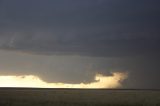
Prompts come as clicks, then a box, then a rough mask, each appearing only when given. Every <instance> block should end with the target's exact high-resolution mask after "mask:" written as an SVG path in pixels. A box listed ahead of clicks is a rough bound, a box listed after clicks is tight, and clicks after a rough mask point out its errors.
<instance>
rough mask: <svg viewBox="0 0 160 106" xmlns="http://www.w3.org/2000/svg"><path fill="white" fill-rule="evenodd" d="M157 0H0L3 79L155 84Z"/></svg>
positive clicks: (159, 38) (159, 47)
mask: <svg viewBox="0 0 160 106" xmlns="http://www.w3.org/2000/svg"><path fill="white" fill-rule="evenodd" d="M159 4H160V1H159V0H0V82H4V81H5V82H6V83H4V85H3V84H2V83H1V84H0V86H13V85H10V84H13V82H12V81H15V82H14V83H15V84H16V85H14V86H25V84H24V83H25V81H24V80H27V81H28V79H29V80H30V82H34V81H35V82H36V81H41V85H42V86H39V85H37V86H36V87H44V85H45V87H64V88H65V87H69V88H70V87H71V88H75V87H76V88H95V86H93V85H95V84H97V83H98V84H99V85H98V84H97V85H96V87H100V88H101V87H103V88H119V87H121V88H136V89H160V83H159V81H160V56H159V54H160V30H159V29H160V20H159V19H160V7H159ZM97 78H98V79H97ZM108 78H111V79H112V80H108ZM35 79H38V80H35ZM104 79H105V80H104ZM17 81H20V82H18V83H17ZM23 81H24V82H23ZM103 81H104V82H103ZM102 82H103V83H102ZM21 84H22V85H21ZM46 84H48V85H46ZM57 84H58V85H57ZM59 84H60V85H63V86H59ZM110 84H111V85H110ZM26 85H27V84H26ZM34 85H35V83H34V84H33V85H29V86H32V87H33V86H34ZM51 85H54V86H51Z"/></svg>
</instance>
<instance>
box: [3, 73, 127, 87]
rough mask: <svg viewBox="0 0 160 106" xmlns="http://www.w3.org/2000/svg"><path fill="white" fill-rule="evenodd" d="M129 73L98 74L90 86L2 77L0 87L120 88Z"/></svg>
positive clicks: (23, 77)
mask: <svg viewBox="0 0 160 106" xmlns="http://www.w3.org/2000/svg"><path fill="white" fill-rule="evenodd" d="M127 76H128V75H127V73H120V72H115V73H112V76H104V75H101V74H97V75H96V76H95V80H96V81H95V82H91V83H88V84H85V83H80V84H67V83H47V82H44V81H43V80H41V79H40V78H39V77H37V76H34V75H24V76H0V87H35V88H118V87H121V86H122V85H121V82H122V81H123V80H125V79H126V78H127Z"/></svg>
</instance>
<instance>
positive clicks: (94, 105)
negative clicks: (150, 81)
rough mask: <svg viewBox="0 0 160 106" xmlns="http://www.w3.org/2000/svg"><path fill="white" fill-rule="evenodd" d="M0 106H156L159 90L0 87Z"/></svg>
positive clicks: (158, 99)
mask: <svg viewBox="0 0 160 106" xmlns="http://www.w3.org/2000/svg"><path fill="white" fill-rule="evenodd" d="M0 106H160V91H159V90H87V89H86V90H81V89H76V90H75V89H19V88H14V89H13V88H0Z"/></svg>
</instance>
